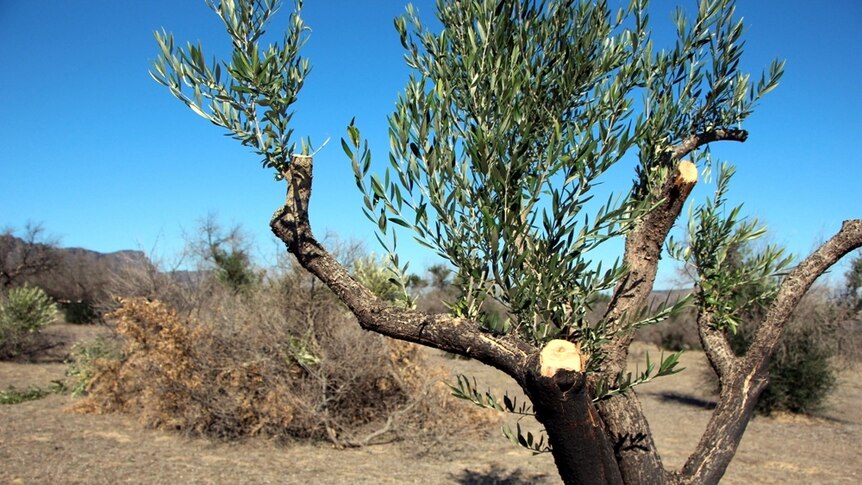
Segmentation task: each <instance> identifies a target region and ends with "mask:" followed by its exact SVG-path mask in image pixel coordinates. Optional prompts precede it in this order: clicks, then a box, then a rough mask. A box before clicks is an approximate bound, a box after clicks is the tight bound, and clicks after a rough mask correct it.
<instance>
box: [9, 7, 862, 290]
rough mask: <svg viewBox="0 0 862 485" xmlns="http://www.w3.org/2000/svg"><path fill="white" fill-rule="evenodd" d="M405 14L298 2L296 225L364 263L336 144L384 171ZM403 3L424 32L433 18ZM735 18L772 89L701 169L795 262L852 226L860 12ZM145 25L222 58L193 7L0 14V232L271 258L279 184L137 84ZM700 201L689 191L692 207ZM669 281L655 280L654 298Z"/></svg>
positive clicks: (656, 19)
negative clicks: (778, 67)
mask: <svg viewBox="0 0 862 485" xmlns="http://www.w3.org/2000/svg"><path fill="white" fill-rule="evenodd" d="M404 3H406V2H402V1H400V0H306V2H305V9H304V18H305V20H306V22H307V23H308V25H309V26H310V27H311V28H312V30H313V32H312V37H311V40H310V42H309V44H308V46H307V49H306V50H305V51H304V55H305V56H306V57H308V58H310V60H311V63H312V64H313V66H314V67H313V71H312V74H311V76H310V78H309V79H308V81H307V84H306V87H305V88H304V90H303V91H302V93H301V100H300V103H298V105H297V115H296V118H295V121H296V123H295V128H296V133H297V134H298V135H301V136H311V137H312V140H313V141H314V142H315V143H320V142H322V141H323V140H324V139H325V138H326V137H328V136H331V137H332V139H333V140H332V142H331V143H330V145H329V146H328V147H327V148H325V149H324V150H323V151H322V152H321V153H319V154H318V156H317V157H316V166H315V186H314V189H315V193H314V196H313V199H312V213H311V218H312V225H313V227H314V228H315V232H316V233H317V234H318V235H319V236H322V235H323V234H325V233H326V232H327V231H330V232H333V233H337V234H338V235H339V236H340V237H342V238H349V239H359V240H364V241H366V242H367V247H368V248H369V249H370V250H378V251H379V249H378V248H377V247H376V242H374V238H373V232H372V231H373V227H372V225H371V224H369V223H367V221H366V220H365V219H364V218H363V216H362V214H361V212H360V208H359V207H360V203H361V197H360V195H359V194H358V192H357V190H356V188H355V186H354V183H353V175H352V171H351V169H350V164H349V161H348V160H347V159H346V158H345V157H344V154H343V153H342V151H341V148H340V147H339V143H337V142H338V139H339V138H340V137H341V136H342V135H343V133H344V127H345V126H346V124H347V123H348V122H349V121H350V119H351V118H352V117H353V116H356V118H357V123H358V124H359V126H360V127H361V128H362V130H363V135H365V136H367V137H369V139H370V142H371V144H372V149H373V152H374V154H375V160H376V163H377V165H378V166H382V164H383V163H385V160H386V147H387V138H386V126H387V122H386V116H387V114H388V113H389V112H390V110H391V109H392V107H393V103H394V101H395V96H396V94H397V93H398V92H399V90H400V89H401V88H402V87H403V85H404V81H405V80H406V78H407V75H408V70H407V68H406V67H405V66H404V63H403V61H402V57H401V55H402V52H401V47H400V44H399V41H398V37H397V34H396V33H395V31H394V29H393V27H392V19H393V17H395V16H396V15H399V14H400V13H401V12H403V8H404ZM674 3H675V2H669V1H661V0H657V1H655V2H654V6H653V15H652V19H653V25H654V28H655V29H660V28H667V27H668V26H669V25H670V12H671V10H672V7H673V4H674ZM414 4H415V5H416V6H417V7H418V8H419V10H420V12H421V13H422V15H423V16H424V17H425V18H426V19H430V18H431V17H432V15H433V2H431V1H429V0H420V1H417V2H414ZM693 4H694V1H693V0H688V1H686V2H683V5H687V6H691V5H693ZM290 5H291V3H290V2H288V3H287V5H286V6H285V7H286V9H287V8H289V7H290ZM738 14H739V15H741V16H743V17H744V18H745V21H746V27H747V35H746V40H747V50H746V56H745V58H744V59H743V65H744V67H745V68H746V69H748V70H750V71H753V72H754V73H756V75H759V72H760V70H761V68H762V67H765V66H766V65H768V63H769V62H770V61H771V60H772V59H773V58H782V59H786V60H787V68H786V74H785V76H784V78H783V80H782V83H781V86H780V87H779V88H778V89H777V90H776V91H774V92H773V93H771V94H770V95H769V96H767V98H766V99H765V100H764V102H763V103H762V104H761V106H760V107H759V109H758V110H757V111H756V112H755V114H754V115H753V116H752V117H751V118H750V119H749V121H747V122H746V124H745V126H744V128H746V129H748V130H749V131H750V139H749V141H748V142H746V143H745V144H741V145H729V144H725V145H720V146H715V150H714V154H716V155H717V156H718V157H720V158H721V159H727V160H730V161H732V162H733V163H735V164H737V165H738V172H737V176H736V178H735V182H736V183H735V184H734V186H733V189H732V196H733V198H734V199H735V200H736V201H743V200H744V201H745V202H746V205H745V210H744V211H745V212H746V213H747V214H751V215H756V216H758V217H759V218H761V219H762V220H764V221H765V222H766V223H768V225H769V228H770V234H771V236H770V239H771V241H773V242H776V243H779V244H782V245H785V246H786V247H788V248H789V249H790V250H791V251H793V252H794V253H796V254H807V253H808V252H809V251H810V250H811V249H812V248H813V247H814V246H815V245H816V244H817V243H818V242H820V241H822V240H823V239H825V238H827V237H829V236H830V235H831V234H833V233H834V232H835V231H836V230H837V229H838V228H839V226H840V223H841V221H842V220H844V219H848V218H858V217H862V190H860V185H862V184H860V182H862V163H860V162H862V159H860V155H859V150H858V147H857V144H858V143H859V141H860V138H862V95H860V91H859V88H860V87H862V81H860V80H862V53H860V52H862V51H860V50H859V43H860V41H862V33H860V32H862V2H859V1H857V0H830V1H825V2H810V1H802V0H794V1H787V0H768V1H767V0H757V1H754V0H741V1H740V2H739V5H738ZM285 22H286V15H283V16H281V17H278V18H277V19H276V24H275V25H273V26H271V27H270V30H271V31H281V28H282V27H283V26H284V25H285ZM162 27H164V28H165V29H167V30H168V31H170V32H173V33H174V35H175V38H176V40H177V41H178V42H180V43H184V42H185V41H187V40H191V41H197V40H201V41H202V42H203V44H204V46H205V49H206V52H207V53H208V56H211V55H212V54H216V55H224V54H226V53H228V52H229V50H228V46H229V44H228V43H227V41H226V36H225V34H224V32H223V30H222V26H221V23H220V21H219V19H218V18H217V17H216V16H215V15H214V14H213V13H212V12H211V11H210V10H209V9H208V8H206V6H205V5H204V2H203V0H147V1H122V0H86V1H85V0H48V1H44V2H35V1H30V0H0V60H2V64H0V66H2V67H0V115H2V116H0V227H6V226H13V227H21V226H23V225H24V224H25V223H26V222H27V221H28V220H32V221H36V222H43V223H44V225H45V227H46V228H47V229H48V231H49V232H51V233H53V234H55V235H57V236H59V237H60V238H61V241H62V245H64V246H79V247H86V248H90V249H94V250H98V251H115V250H120V249H143V250H145V251H152V250H154V251H155V254H156V255H159V256H162V257H165V258H167V259H171V258H172V257H173V255H175V254H177V253H178V252H179V251H180V250H181V248H182V246H183V244H184V241H183V233H184V232H187V233H188V232H192V231H193V229H194V227H195V224H196V221H197V220H199V219H201V218H202V217H204V216H206V215H207V214H208V213H210V212H215V213H217V214H218V216H219V218H220V220H221V221H222V222H223V223H224V224H226V225H230V224H233V223H239V224H241V225H242V226H243V227H244V228H245V229H246V230H247V231H248V232H249V233H250V234H251V235H252V236H253V237H254V238H255V240H256V242H257V247H258V256H259V257H260V258H262V260H271V259H272V258H273V255H274V254H275V253H276V251H277V250H278V248H277V246H276V244H275V243H274V242H273V239H272V238H271V237H270V235H269V230H268V222H269V218H270V215H271V214H272V212H273V210H275V209H276V208H277V207H278V206H279V205H280V204H281V202H282V200H283V194H284V186H283V185H282V184H280V183H275V182H274V181H273V178H272V174H271V173H270V172H269V171H266V170H263V169H261V168H260V165H259V163H258V160H257V158H256V156H255V155H254V154H253V153H250V152H249V151H248V150H247V149H245V148H243V147H241V146H240V145H239V144H238V143H237V142H235V141H233V140H231V139H230V138H227V137H225V136H223V134H222V131H221V130H220V129H219V128H217V127H215V126H213V125H211V124H209V123H208V122H206V121H205V120H203V119H202V118H199V117H197V116H196V115H194V114H193V113H192V112H191V111H190V110H188V109H187V108H186V107H185V106H183V105H182V104H181V103H180V102H179V101H177V100H176V99H174V98H173V97H172V96H170V95H169V93H168V92H167V90H166V89H165V88H163V87H162V86H160V85H158V84H156V83H155V82H154V81H153V80H152V79H151V78H150V76H149V74H148V73H147V71H148V69H149V67H150V62H151V61H152V60H153V59H154V58H155V56H156V53H157V47H156V44H155V42H154V40H153V35H152V33H153V31H154V30H157V29H161V28H162ZM632 177H633V174H631V173H614V174H612V176H611V177H610V178H609V179H608V180H607V184H608V185H609V186H612V187H615V189H616V190H617V191H620V192H623V191H625V190H627V189H628V184H629V182H630V180H631V179H632ZM712 188H713V187H711V186H706V185H705V184H699V187H698V189H697V190H696V192H695V194H694V198H695V199H694V200H702V199H703V198H704V197H705V196H706V195H707V194H708V193H709V191H710V190H711V189H712ZM401 239H406V238H401ZM403 257H407V258H409V259H411V260H412V261H413V266H414V268H415V269H417V270H419V269H421V268H422V267H424V266H426V265H427V264H429V263H433V262H435V260H434V259H433V258H432V256H431V255H429V254H427V253H424V252H422V251H420V250H419V249H417V248H415V247H408V248H407V252H406V254H404V256H403ZM671 276H672V269H670V267H667V268H665V269H664V270H663V272H662V273H661V274H660V281H659V286H662V285H665V286H666V285H667V282H668V281H669V278H670V277H671Z"/></svg>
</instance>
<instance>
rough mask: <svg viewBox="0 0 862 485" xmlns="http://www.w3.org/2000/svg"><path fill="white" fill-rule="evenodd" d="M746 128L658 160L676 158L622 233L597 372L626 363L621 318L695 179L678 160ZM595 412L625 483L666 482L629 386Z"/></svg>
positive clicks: (646, 285) (642, 286)
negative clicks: (620, 265) (650, 203)
mask: <svg viewBox="0 0 862 485" xmlns="http://www.w3.org/2000/svg"><path fill="white" fill-rule="evenodd" d="M747 138H748V133H747V132H746V131H744V130H736V129H716V130H711V131H708V132H704V133H698V134H695V135H692V136H690V137H689V138H687V139H685V140H683V141H682V142H681V143H680V144H679V145H677V146H675V147H674V148H673V149H672V150H671V151H670V152H669V154H668V156H667V160H664V161H663V162H662V163H663V164H665V165H667V166H674V164H677V165H676V167H677V170H676V172H675V173H673V174H672V175H671V176H670V177H668V179H667V180H666V181H665V182H664V184H663V185H662V187H661V190H660V191H659V193H658V194H652V195H651V196H652V197H653V198H654V200H655V201H660V203H659V204H658V206H657V207H655V208H654V209H653V210H652V211H650V212H649V213H648V214H647V215H646V216H644V217H643V219H641V220H640V221H639V222H638V224H637V225H636V226H635V227H634V228H633V230H632V231H631V232H630V233H629V234H628V235H627V236H626V243H625V253H624V255H623V262H624V263H625V265H626V267H627V268H628V273H627V275H626V277H625V278H624V279H623V280H622V281H621V282H620V283H619V284H618V285H617V287H616V288H615V290H614V294H613V296H612V298H611V302H610V304H609V305H608V309H607V311H606V313H605V321H607V322H610V323H611V325H612V328H614V329H615V330H616V331H617V332H618V334H617V335H618V337H617V338H616V339H614V340H613V341H611V342H610V343H609V344H608V345H607V346H606V348H605V349H604V350H605V353H606V356H605V359H606V361H605V362H606V364H605V366H604V369H603V372H602V373H601V375H600V376H599V377H600V378H603V379H606V380H611V379H613V378H614V377H615V376H616V375H617V374H618V373H619V372H620V371H621V370H623V369H625V366H626V360H627V358H628V349H629V346H630V345H631V341H632V337H633V332H632V331H626V330H625V329H624V325H625V323H626V318H627V317H628V316H631V315H635V314H636V312H637V311H638V310H639V309H640V308H641V307H643V306H644V304H645V303H646V301H647V298H648V297H649V295H650V293H651V292H652V289H653V284H654V283H655V277H656V272H657V271H658V262H659V260H660V259H661V251H662V246H663V244H664V242H665V240H666V239H667V236H668V233H669V232H670V230H671V228H672V227H673V225H674V223H675V222H676V219H677V218H678V217H679V214H680V212H681V211H682V207H683V205H684V204H685V202H686V200H687V199H688V196H689V194H690V193H691V190H692V188H693V187H694V185H695V183H696V182H697V179H696V175H697V172H696V169H695V172H694V178H692V177H691V169H692V168H693V166H692V164H691V162H679V161H680V160H681V159H682V158H684V157H686V156H687V155H688V154H690V153H691V152H692V151H694V150H696V149H697V148H699V147H701V146H703V145H706V144H708V143H712V142H715V141H725V140H727V141H737V142H744V141H745V140H746V139H747ZM598 410H599V413H600V414H601V416H602V419H603V420H604V421H605V423H606V424H607V427H608V432H609V433H611V436H613V437H614V439H615V440H616V445H615V446H616V448H617V458H618V460H619V464H620V470H621V472H622V475H623V479H624V480H625V482H626V483H650V484H659V483H665V482H668V481H669V480H671V479H672V477H671V475H670V474H669V473H668V472H667V471H666V470H665V468H664V466H663V465H662V463H661V458H660V457H659V454H658V450H657V449H656V447H655V443H654V442H653V439H652V434H651V433H650V430H649V425H648V423H647V420H646V417H645V416H644V414H643V410H642V408H641V405H640V401H639V400H638V398H637V395H636V394H635V393H634V392H631V393H626V394H621V395H617V396H614V397H612V398H611V399H607V400H604V401H602V402H600V403H599V405H598Z"/></svg>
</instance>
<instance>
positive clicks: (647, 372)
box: [593, 352, 685, 401]
mask: <svg viewBox="0 0 862 485" xmlns="http://www.w3.org/2000/svg"><path fill="white" fill-rule="evenodd" d="M681 356H682V352H675V353H673V354H671V355H669V356H667V357H665V356H664V355H662V356H661V358H660V361H661V364H660V365H659V368H658V369H656V368H655V362H652V361H650V358H649V353H647V354H646V368H645V369H644V370H643V372H641V371H640V369H637V370H635V372H634V374H632V373H631V372H620V373H619V375H617V378H616V380H615V382H614V383H613V384H608V383H607V382H605V381H603V380H599V381H598V382H596V391H595V397H594V398H593V400H594V401H599V400H601V399H607V398H609V397H612V396H614V395H617V394H622V393H624V392H626V391H627V390H629V389H631V388H633V387H634V386H638V385H641V384H646V383H647V382H649V381H651V380H653V379H655V378H657V377H664V376H669V375H673V374H676V373H677V372H682V371H683V370H685V368H681V367H677V366H678V365H679V358H680V357H681Z"/></svg>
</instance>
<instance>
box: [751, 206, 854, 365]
mask: <svg viewBox="0 0 862 485" xmlns="http://www.w3.org/2000/svg"><path fill="white" fill-rule="evenodd" d="M860 246H862V219H852V220H849V221H844V223H843V224H842V225H841V230H840V231H838V233H837V234H835V235H834V236H832V238H831V239H830V240H828V241H826V243H824V244H823V245H822V246H820V248H819V249H817V251H815V252H814V253H812V254H811V255H810V256H808V257H807V258H805V260H804V261H802V263H800V264H799V265H798V266H796V268H794V269H793V271H791V272H790V274H789V275H787V277H786V278H785V279H784V281H782V282H781V287H780V288H779V290H778V294H777V295H776V297H775V300H774V301H773V302H772V304H771V305H770V306H769V311H768V312H767V313H766V319H765V320H764V322H763V324H762V325H761V326H760V328H759V329H758V330H757V334H756V335H755V336H754V341H753V342H752V344H751V347H750V348H749V349H748V352H747V353H746V355H745V360H746V365H749V366H755V365H765V364H764V363H763V361H764V360H768V357H769V356H771V355H772V352H773V351H774V350H775V347H776V346H777V345H778V341H779V339H780V338H781V335H782V333H783V331H784V326H785V324H786V323H787V320H788V319H789V318H790V314H791V313H792V312H793V310H794V309H795V308H796V306H797V305H798V304H799V301H800V300H802V297H803V296H804V295H805V292H807V291H808V289H809V288H810V287H811V285H812V284H814V281H815V280H816V279H817V278H818V277H819V276H820V275H822V274H823V273H824V272H826V270H827V269H829V268H830V267H831V266H832V265H833V264H835V263H836V262H838V260H839V259H841V258H842V257H844V256H845V255H847V254H848V253H850V252H851V251H853V250H854V249H856V248H858V247H860Z"/></svg>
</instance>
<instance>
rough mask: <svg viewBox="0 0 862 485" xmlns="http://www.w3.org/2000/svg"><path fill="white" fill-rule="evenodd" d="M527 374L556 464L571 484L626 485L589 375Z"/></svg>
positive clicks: (566, 481) (571, 372) (564, 372)
mask: <svg viewBox="0 0 862 485" xmlns="http://www.w3.org/2000/svg"><path fill="white" fill-rule="evenodd" d="M532 370H533V372H529V373H528V374H527V383H526V387H525V389H526V391H527V394H528V395H529V396H530V400H531V401H532V402H533V409H534V410H535V411H536V419H538V420H539V422H540V423H542V424H543V425H544V426H545V432H546V433H547V434H548V440H549V442H550V445H551V449H552V453H553V455H554V463H556V465H557V470H558V471H559V472H560V477H562V479H563V482H564V483H566V484H567V485H568V484H579V485H586V484H590V485H592V484H622V483H623V479H622V476H620V471H619V467H618V466H617V462H616V458H615V456H614V450H613V446H612V445H611V443H610V441H609V440H608V435H607V430H605V427H604V423H603V422H602V420H601V418H600V417H599V414H598V412H597V411H596V409H595V407H594V406H593V403H592V400H591V399H590V396H589V393H588V392H587V386H586V382H587V379H586V374H584V373H583V372H576V371H570V370H560V371H558V372H557V373H555V374H554V375H552V376H550V377H545V376H542V375H541V374H540V373H538V372H535V368H534V369H532Z"/></svg>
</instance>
